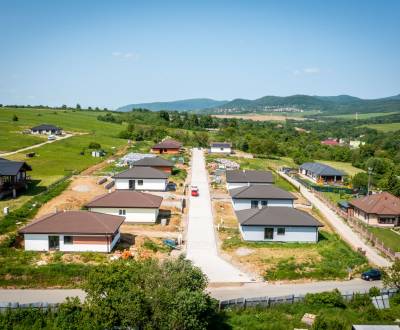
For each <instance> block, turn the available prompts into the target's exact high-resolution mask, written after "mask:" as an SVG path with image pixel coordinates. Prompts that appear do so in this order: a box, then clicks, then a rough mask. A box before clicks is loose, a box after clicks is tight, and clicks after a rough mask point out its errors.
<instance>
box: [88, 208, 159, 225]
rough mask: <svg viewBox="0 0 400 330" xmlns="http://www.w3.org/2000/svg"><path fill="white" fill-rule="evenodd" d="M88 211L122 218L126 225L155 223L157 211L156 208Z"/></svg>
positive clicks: (92, 209)
mask: <svg viewBox="0 0 400 330" xmlns="http://www.w3.org/2000/svg"><path fill="white" fill-rule="evenodd" d="M89 211H92V212H99V213H104V214H110V215H120V216H124V217H125V222H128V223H155V222H156V220H157V217H158V211H159V210H158V209H157V208H113V207H91V208H89ZM123 211H125V212H123Z"/></svg>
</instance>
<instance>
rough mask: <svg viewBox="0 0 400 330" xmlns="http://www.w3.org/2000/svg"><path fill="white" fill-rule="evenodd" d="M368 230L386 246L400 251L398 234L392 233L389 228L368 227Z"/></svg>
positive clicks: (399, 236)
mask: <svg viewBox="0 0 400 330" xmlns="http://www.w3.org/2000/svg"><path fill="white" fill-rule="evenodd" d="M368 230H369V231H370V232H372V233H373V234H375V236H376V237H377V238H378V239H380V240H381V241H383V243H384V244H385V245H386V246H387V247H388V248H390V249H392V250H393V251H395V252H400V234H396V233H394V232H393V231H392V230H390V228H377V227H368Z"/></svg>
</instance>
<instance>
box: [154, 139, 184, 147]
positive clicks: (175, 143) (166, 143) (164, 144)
mask: <svg viewBox="0 0 400 330" xmlns="http://www.w3.org/2000/svg"><path fill="white" fill-rule="evenodd" d="M181 147H182V143H180V142H178V141H175V140H164V141H161V142H159V143H157V144H156V145H154V146H153V147H152V149H179V148H181Z"/></svg>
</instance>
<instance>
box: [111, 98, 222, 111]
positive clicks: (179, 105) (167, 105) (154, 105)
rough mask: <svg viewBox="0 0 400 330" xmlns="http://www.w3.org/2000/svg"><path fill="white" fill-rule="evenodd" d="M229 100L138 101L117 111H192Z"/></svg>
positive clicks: (220, 104)
mask: <svg viewBox="0 0 400 330" xmlns="http://www.w3.org/2000/svg"><path fill="white" fill-rule="evenodd" d="M227 102H228V101H217V100H213V99H188V100H179V101H171V102H151V103H137V104H128V105H125V106H123V107H120V108H118V109H117V110H116V111H121V112H128V111H131V110H132V109H149V110H152V111H160V110H167V111H174V110H176V111H191V110H202V109H208V108H213V107H218V106H222V105H223V104H225V103H227Z"/></svg>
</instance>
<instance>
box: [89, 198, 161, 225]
mask: <svg viewBox="0 0 400 330" xmlns="http://www.w3.org/2000/svg"><path fill="white" fill-rule="evenodd" d="M162 200H163V198H162V197H160V196H155V195H150V194H146V193H143V192H139V191H132V190H115V191H113V192H111V193H108V194H105V195H102V196H100V197H97V198H95V199H93V200H92V201H90V202H89V203H88V204H86V207H87V208H88V209H89V211H92V212H99V213H105V214H111V215H119V216H124V217H125V222H129V223H155V222H156V220H157V217H158V212H159V210H160V206H161V203H162Z"/></svg>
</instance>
